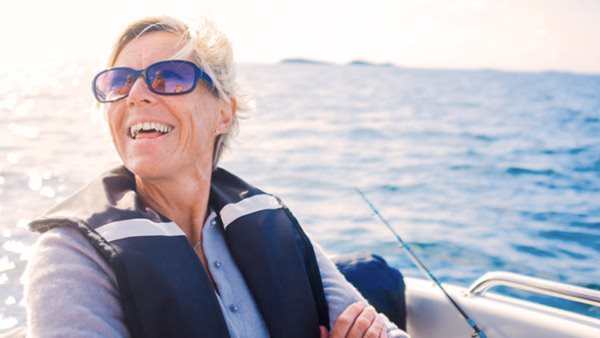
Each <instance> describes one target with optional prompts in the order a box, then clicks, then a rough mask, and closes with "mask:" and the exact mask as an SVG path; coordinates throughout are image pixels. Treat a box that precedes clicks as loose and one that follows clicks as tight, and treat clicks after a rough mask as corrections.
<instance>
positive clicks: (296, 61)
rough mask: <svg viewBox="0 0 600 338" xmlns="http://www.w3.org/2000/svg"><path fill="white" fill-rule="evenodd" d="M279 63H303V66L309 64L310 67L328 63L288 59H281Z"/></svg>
mask: <svg viewBox="0 0 600 338" xmlns="http://www.w3.org/2000/svg"><path fill="white" fill-rule="evenodd" d="M281 63H304V64H311V65H325V64H329V63H328V62H324V61H318V60H311V59H304V58H288V59H283V60H281Z"/></svg>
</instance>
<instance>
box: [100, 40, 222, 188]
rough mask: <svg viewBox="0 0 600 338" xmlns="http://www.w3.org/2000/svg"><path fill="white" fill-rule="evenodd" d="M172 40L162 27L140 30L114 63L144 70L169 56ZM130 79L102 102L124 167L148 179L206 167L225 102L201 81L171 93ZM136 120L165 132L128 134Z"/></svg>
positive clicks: (174, 49)
mask: <svg viewBox="0 0 600 338" xmlns="http://www.w3.org/2000/svg"><path fill="white" fill-rule="evenodd" d="M178 41H179V39H178V37H176V36H175V35H172V34H170V33H165V32H155V33H149V34H147V35H143V36H141V37H139V38H138V39H136V40H133V41H131V42H129V43H128V44H127V45H126V46H125V48H123V50H122V51H121V53H120V54H119V56H118V58H117V59H116V62H115V65H114V66H115V67H131V68H133V69H138V70H139V69H144V68H146V67H148V66H149V65H151V64H153V63H155V62H158V61H161V60H166V59H169V58H171V57H172V56H173V55H175V54H176V53H177V52H178V47H179V45H178ZM134 81H135V82H134V83H133V86H132V87H131V91H130V92H129V96H128V97H127V98H125V99H122V100H120V101H116V102H113V103H109V104H108V107H107V119H108V124H109V128H110V133H111V136H112V140H113V143H114V145H115V147H116V149H117V151H118V153H119V155H120V157H121V159H122V160H123V163H124V164H125V166H126V167H127V168H128V169H129V170H130V171H132V172H133V173H134V174H136V175H137V176H138V177H141V178H152V179H161V178H169V177H173V176H179V175H183V174H185V173H186V172H190V171H198V170H201V171H204V170H206V169H210V167H211V165H212V153H213V144H214V140H215V137H216V133H217V131H218V132H219V133H220V134H223V133H224V132H226V131H227V130H229V126H230V124H231V120H232V111H231V108H230V106H229V105H228V104H226V103H225V101H223V100H221V99H219V98H217V97H215V96H214V95H213V94H212V93H211V91H210V89H209V88H207V87H206V84H205V82H203V81H199V82H198V85H197V86H196V89H195V90H194V91H193V92H191V93H188V94H183V95H173V96H167V95H159V94H155V93H153V92H151V91H150V90H149V89H148V87H147V85H146V82H145V81H144V79H143V78H138V79H134ZM139 123H160V124H162V125H165V126H168V127H170V131H169V132H167V133H162V132H150V133H137V135H136V136H135V137H134V136H133V135H132V133H131V128H132V127H134V126H136V125H138V124H139Z"/></svg>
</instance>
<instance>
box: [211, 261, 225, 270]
mask: <svg viewBox="0 0 600 338" xmlns="http://www.w3.org/2000/svg"><path fill="white" fill-rule="evenodd" d="M213 265H214V266H215V268H217V269H218V268H220V267H221V265H223V264H222V263H221V261H214V262H213Z"/></svg>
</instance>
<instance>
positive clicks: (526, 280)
mask: <svg viewBox="0 0 600 338" xmlns="http://www.w3.org/2000/svg"><path fill="white" fill-rule="evenodd" d="M494 286H508V287H513V288H516V289H520V290H526V291H530V292H534V293H539V294H543V295H547V296H553V297H558V298H563V299H568V300H571V301H575V302H579V303H585V304H590V305H594V306H598V307H600V291H597V290H592V289H586V288H583V287H580V286H575V285H570V284H565V283H560V282H554V281H549V280H545V279H540V278H535V277H529V276H523V275H519V274H516V273H512V272H504V271H494V272H488V273H486V274H485V275H483V276H481V277H480V278H479V279H477V280H476V281H475V282H473V284H471V286H469V288H468V289H467V291H466V292H465V295H466V296H473V295H483V294H484V293H485V292H486V291H487V290H489V289H490V288H492V287H494Z"/></svg>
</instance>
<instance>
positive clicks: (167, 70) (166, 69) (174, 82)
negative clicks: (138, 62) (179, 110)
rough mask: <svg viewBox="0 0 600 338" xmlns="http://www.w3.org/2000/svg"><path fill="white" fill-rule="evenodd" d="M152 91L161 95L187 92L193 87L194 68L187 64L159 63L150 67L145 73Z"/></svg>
mask: <svg viewBox="0 0 600 338" xmlns="http://www.w3.org/2000/svg"><path fill="white" fill-rule="evenodd" d="M147 74H148V75H147V76H148V83H149V84H150V87H152V90H154V91H155V92H157V93H161V94H176V93H182V92H187V91H189V90H190V89H192V87H194V80H195V78H196V74H195V69H194V66H193V65H192V64H190V63H187V62H178V61H173V62H161V63H159V64H156V65H153V66H150V68H148V71H147Z"/></svg>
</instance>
